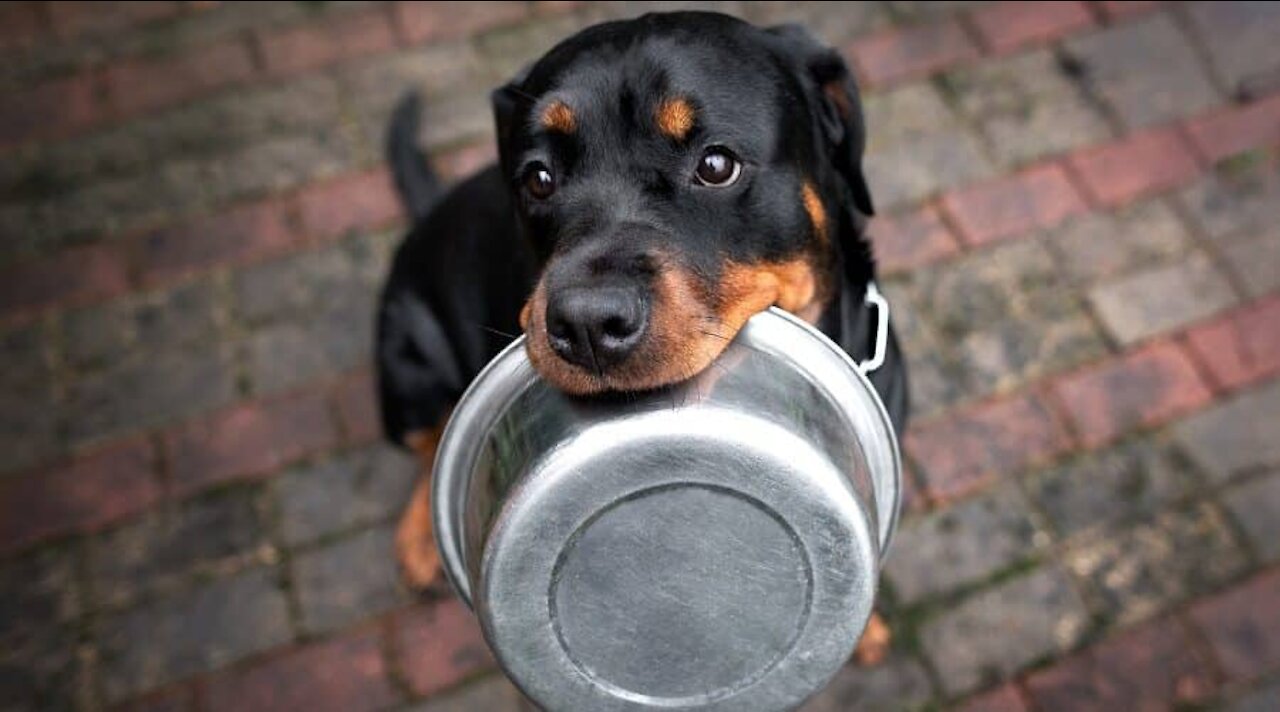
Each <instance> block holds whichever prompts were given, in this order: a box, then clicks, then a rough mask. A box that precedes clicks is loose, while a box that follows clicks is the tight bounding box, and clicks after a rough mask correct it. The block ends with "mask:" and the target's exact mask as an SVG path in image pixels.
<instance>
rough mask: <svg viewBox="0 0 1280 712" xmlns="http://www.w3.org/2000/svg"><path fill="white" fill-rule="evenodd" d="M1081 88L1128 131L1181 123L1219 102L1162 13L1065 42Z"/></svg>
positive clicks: (1200, 65) (1175, 28)
mask: <svg viewBox="0 0 1280 712" xmlns="http://www.w3.org/2000/svg"><path fill="white" fill-rule="evenodd" d="M1064 49H1065V51H1066V54H1067V56H1068V57H1070V58H1071V59H1073V60H1074V63H1075V65H1076V66H1077V67H1078V68H1079V72H1078V73H1079V74H1080V76H1081V77H1082V79H1083V82H1084V83H1085V85H1086V86H1087V87H1088V88H1089V89H1090V90H1091V91H1092V92H1093V93H1095V94H1096V95H1098V96H1099V97H1100V98H1101V99H1102V100H1103V101H1105V102H1106V103H1107V104H1109V105H1110V106H1111V108H1112V109H1113V110H1114V111H1115V113H1116V114H1117V115H1118V116H1119V118H1120V119H1121V121H1122V122H1123V123H1124V124H1125V125H1126V126H1128V127H1130V128H1136V127H1145V126H1152V125H1155V124H1161V123H1166V122H1170V121H1175V120H1178V119H1183V118H1186V117H1188V116H1191V115H1194V114H1196V113H1198V112H1200V111H1202V110H1204V109H1206V108H1209V107H1212V106H1216V105H1217V104H1219V103H1220V102H1221V98H1220V97H1219V95H1218V92H1217V90H1216V89H1214V87H1213V84H1212V82H1210V81H1209V77H1208V75H1207V74H1206V72H1205V68H1204V65H1203V63H1202V62H1201V61H1200V58H1199V56H1198V55H1197V54H1196V50H1195V47H1194V46H1193V45H1192V43H1191V42H1190V41H1189V40H1188V38H1187V36H1186V35H1184V34H1183V33H1182V31H1181V30H1179V28H1178V26H1177V24H1176V23H1174V21H1173V19H1172V18H1171V17H1170V16H1169V15H1168V14H1166V13H1153V14H1152V15H1150V16H1149V17H1145V18H1140V19H1137V20H1135V21H1133V22H1123V23H1118V24H1115V25H1112V26H1111V27H1108V28H1106V29H1104V30H1102V31H1100V32H1090V33H1085V34H1081V35H1079V36H1076V37H1072V38H1069V39H1067V40H1066V41H1065V42H1064Z"/></svg>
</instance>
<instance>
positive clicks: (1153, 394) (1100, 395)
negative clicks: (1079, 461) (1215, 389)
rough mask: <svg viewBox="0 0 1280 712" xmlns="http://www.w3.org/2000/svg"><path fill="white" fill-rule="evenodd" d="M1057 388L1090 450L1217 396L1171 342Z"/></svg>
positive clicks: (1130, 355) (1093, 369)
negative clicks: (1213, 394)
mask: <svg viewBox="0 0 1280 712" xmlns="http://www.w3.org/2000/svg"><path fill="white" fill-rule="evenodd" d="M1053 388H1054V391H1055V392H1056V393H1057V395H1058V398H1059V399H1060V400H1061V401H1062V404H1063V406H1064V407H1065V408H1066V411H1067V414H1068V415H1069V416H1070V418H1071V420H1072V422H1073V423H1074V425H1075V430H1076V433H1077V434H1078V435H1079V436H1080V439H1081V441H1082V442H1083V443H1084V444H1085V445H1086V446H1088V447H1097V446H1098V445H1101V444H1103V443H1105V442H1106V441H1108V440H1111V439H1112V438H1115V437H1117V436H1119V435H1122V434H1124V433H1125V432H1127V431H1129V430H1133V429H1136V428H1141V427H1151V426H1153V425H1158V424H1160V423H1162V422H1165V421H1167V420H1169V419H1170V418H1172V417H1174V416H1177V415H1180V414H1182V413H1186V412H1188V411H1190V410H1194V409H1196V408H1198V407H1200V406H1203V405H1205V404H1206V403H1208V402H1209V401H1210V400H1211V399H1212V397H1213V396H1212V393H1211V392H1210V391H1209V388H1208V386H1206V385H1205V384H1204V382H1203V381H1202V380H1201V378H1200V375H1199V374H1198V373H1197V372H1196V368H1195V366H1194V365H1193V364H1192V362H1191V359H1190V358H1188V356H1187V354H1186V352H1184V351H1182V350H1180V349H1179V348H1178V347H1177V346H1175V345H1174V344H1173V343H1171V342H1168V341H1158V342H1155V343H1152V344H1150V345H1148V346H1145V347H1142V348H1140V349H1138V350H1136V351H1131V352H1129V353H1127V354H1124V355H1122V356H1119V357H1117V358H1115V359H1112V360H1110V361H1107V362H1104V363H1101V364H1099V365H1096V366H1091V367H1088V368H1085V369H1082V370H1081V371H1078V372H1076V373H1073V374H1069V375H1067V376H1064V377H1062V378H1060V379H1058V380H1057V381H1056V382H1055V383H1054V385H1053Z"/></svg>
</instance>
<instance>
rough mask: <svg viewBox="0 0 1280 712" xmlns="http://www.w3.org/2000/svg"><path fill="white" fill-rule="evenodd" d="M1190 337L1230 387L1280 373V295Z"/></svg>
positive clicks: (1220, 380) (1202, 359)
mask: <svg viewBox="0 0 1280 712" xmlns="http://www.w3.org/2000/svg"><path fill="white" fill-rule="evenodd" d="M1187 340H1188V341H1189V342H1190V344H1191V347H1192V348H1193V349H1195V352H1196V354H1197V355H1199V357H1200V362H1201V363H1203V364H1205V367H1206V368H1208V369H1209V372H1210V373H1212V374H1213V377H1214V379H1216V380H1217V382H1218V383H1220V384H1221V385H1222V386H1224V387H1226V388H1239V387H1241V386H1246V385H1249V384H1251V383H1257V382H1258V381H1261V380H1263V379H1266V378H1270V377H1271V376H1273V375H1275V374H1277V373H1280V295H1276V296H1272V297H1269V298H1267V299H1263V300H1261V301H1258V302H1254V303H1253V304H1250V305H1249V306H1246V307H1244V308H1243V309H1240V310H1238V311H1236V312H1233V313H1231V314H1228V315H1226V316H1224V317H1222V318H1220V319H1216V320H1214V321H1213V322H1210V323H1208V324H1204V325H1202V326H1198V327H1196V328H1194V329H1191V330H1190V331H1189V332H1187Z"/></svg>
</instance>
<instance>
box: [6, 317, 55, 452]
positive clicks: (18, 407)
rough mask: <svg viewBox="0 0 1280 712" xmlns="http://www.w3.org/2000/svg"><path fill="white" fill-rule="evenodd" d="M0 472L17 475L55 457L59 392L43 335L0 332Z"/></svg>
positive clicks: (18, 330) (27, 330)
mask: <svg viewBox="0 0 1280 712" xmlns="http://www.w3.org/2000/svg"><path fill="white" fill-rule="evenodd" d="M0 358H2V359H4V363H5V366H6V367H5V368H4V369H0V452H4V453H5V457H4V458H3V461H0V472H16V471H19V470H24V469H27V468H29V467H31V466H32V465H34V464H36V463H38V462H42V461H45V460H47V459H48V457H49V456H50V455H52V454H53V453H56V452H58V451H59V446H60V437H59V435H60V433H59V425H60V418H59V415H60V414H59V412H58V409H57V407H56V404H57V399H58V392H57V385H56V383H55V380H54V374H53V370H52V367H51V365H50V362H49V360H48V356H47V353H46V339H45V334H44V331H43V329H41V328H39V327H34V326H27V327H21V328H16V329H9V330H7V331H4V332H0Z"/></svg>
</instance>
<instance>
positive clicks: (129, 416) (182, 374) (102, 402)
mask: <svg viewBox="0 0 1280 712" xmlns="http://www.w3.org/2000/svg"><path fill="white" fill-rule="evenodd" d="M144 346H145V345H144ZM236 396H237V392H236V364H235V359H234V354H233V352H232V350H231V349H230V348H229V347H227V346H226V345H223V344H213V345H209V346H205V347H193V348H185V349H170V350H152V349H149V348H143V349H139V350H136V351H135V352H134V353H131V354H130V355H129V357H127V358H125V359H122V360H120V361H117V362H114V363H111V364H109V365H107V367H106V368H103V369H100V370H96V371H93V372H90V373H87V374H84V375H82V376H80V377H78V378H75V379H74V380H72V381H71V382H70V383H69V384H68V385H67V389H66V395H65V401H64V403H65V405H64V408H65V412H67V413H74V414H75V417H74V418H71V419H70V420H69V421H68V423H67V426H66V430H67V435H68V437H69V438H70V439H71V440H72V441H73V442H77V443H79V442H91V441H95V440H100V439H102V438H104V437H108V436H114V435H119V434H122V433H127V432H131V431H135V430H138V429H145V428H152V427H157V426H160V425H162V424H165V423H168V422H170V421H173V420H178V419H185V418H190V417H193V416H195V415H198V414H201V413H205V412H208V411H210V410H213V409H215V408H220V407H222V406H226V405H229V404H230V403H232V402H233V401H234V400H235V399H236Z"/></svg>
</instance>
